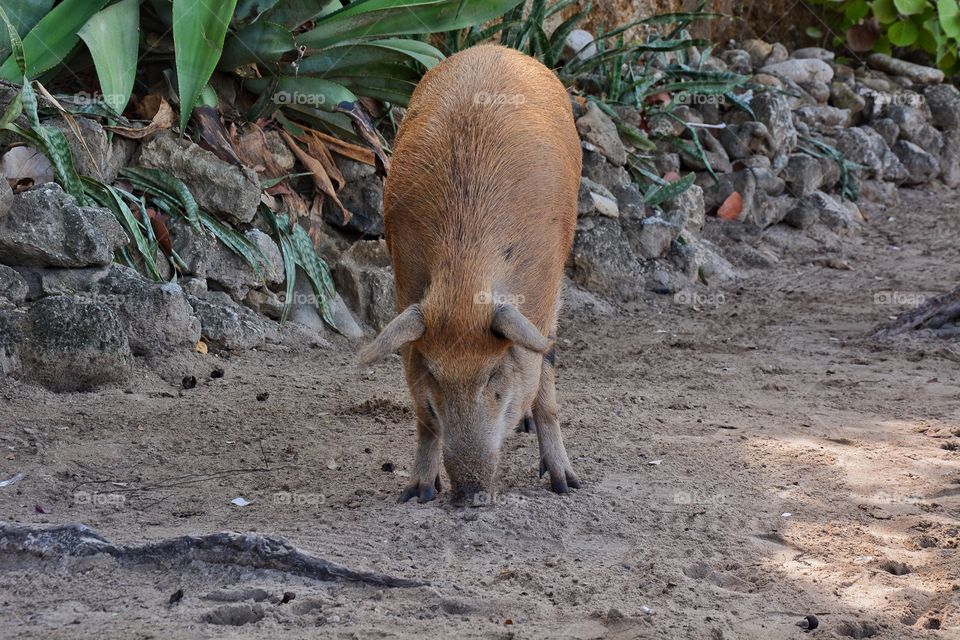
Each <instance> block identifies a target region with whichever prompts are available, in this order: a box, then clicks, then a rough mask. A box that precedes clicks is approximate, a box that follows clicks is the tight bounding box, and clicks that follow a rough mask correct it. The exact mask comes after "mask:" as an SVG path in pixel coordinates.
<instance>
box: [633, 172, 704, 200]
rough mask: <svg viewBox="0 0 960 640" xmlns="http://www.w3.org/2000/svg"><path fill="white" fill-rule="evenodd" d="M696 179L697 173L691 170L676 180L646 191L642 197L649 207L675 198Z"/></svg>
mask: <svg viewBox="0 0 960 640" xmlns="http://www.w3.org/2000/svg"><path fill="white" fill-rule="evenodd" d="M696 179H697V174H695V173H692V172H691V173H688V174H687V175H686V176H684V177H683V178H680V179H679V180H677V181H676V182H671V183H669V184H667V185H664V186H661V187H659V188H656V189H653V190H651V191H649V192H647V194H646V195H645V196H644V197H643V199H644V201H645V202H646V203H647V204H649V205H650V206H651V207H655V206H657V205H659V204H662V203H663V202H666V201H667V200H670V199H672V198H676V197H677V196H678V195H680V194H681V193H683V192H684V191H686V190H687V189H689V188H690V185H692V184H693V181H694V180H696Z"/></svg>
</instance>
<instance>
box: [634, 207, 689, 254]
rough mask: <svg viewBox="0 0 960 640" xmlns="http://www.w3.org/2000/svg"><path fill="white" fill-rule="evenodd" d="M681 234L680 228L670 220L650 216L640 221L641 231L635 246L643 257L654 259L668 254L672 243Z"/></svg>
mask: <svg viewBox="0 0 960 640" xmlns="http://www.w3.org/2000/svg"><path fill="white" fill-rule="evenodd" d="M677 235H679V228H678V227H676V226H674V225H673V224H671V223H670V222H669V221H668V220H665V219H664V218H659V217H650V218H646V219H645V220H643V222H641V223H640V231H639V233H638V234H637V235H636V241H635V242H633V243H632V244H633V248H634V250H635V251H636V252H637V254H638V255H639V256H641V257H643V258H647V259H653V258H660V257H663V256H664V255H666V253H667V251H669V249H670V243H671V242H673V240H674V239H675V238H676V237H677Z"/></svg>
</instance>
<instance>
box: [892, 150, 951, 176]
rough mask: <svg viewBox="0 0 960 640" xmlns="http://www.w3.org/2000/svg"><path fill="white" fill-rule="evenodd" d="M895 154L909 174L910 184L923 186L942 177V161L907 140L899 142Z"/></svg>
mask: <svg viewBox="0 0 960 640" xmlns="http://www.w3.org/2000/svg"><path fill="white" fill-rule="evenodd" d="M893 152H894V153H895V154H897V158H899V159H900V162H902V163H903V166H904V167H906V169H907V172H908V176H909V177H908V178H907V183H908V184H923V183H926V182H930V181H931V180H933V179H934V178H936V177H937V176H938V175H940V161H939V160H938V159H937V158H936V157H934V156H933V155H931V154H929V153H927V152H926V151H924V150H923V149H921V148H920V147H918V146H917V145H915V144H914V143H912V142H909V141H907V140H898V141H897V143H896V144H895V145H893Z"/></svg>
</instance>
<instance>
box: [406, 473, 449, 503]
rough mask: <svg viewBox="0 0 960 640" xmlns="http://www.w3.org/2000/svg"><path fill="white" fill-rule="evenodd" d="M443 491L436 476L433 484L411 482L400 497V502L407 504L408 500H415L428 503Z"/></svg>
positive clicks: (438, 477)
mask: <svg viewBox="0 0 960 640" xmlns="http://www.w3.org/2000/svg"><path fill="white" fill-rule="evenodd" d="M441 489H443V485H442V484H440V476H439V475H438V476H437V477H436V479H434V481H433V482H413V483H412V484H410V485H409V486H408V487H407V488H406V489H404V490H403V493H402V494H401V495H400V502H407V501H408V500H410V498H416V499H417V502H430V501H431V500H433V499H434V498H436V497H437V494H438V493H440V491H441Z"/></svg>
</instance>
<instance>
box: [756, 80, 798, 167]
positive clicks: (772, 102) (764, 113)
mask: <svg viewBox="0 0 960 640" xmlns="http://www.w3.org/2000/svg"><path fill="white" fill-rule="evenodd" d="M752 106H753V110H754V113H755V114H756V116H757V121H759V122H761V123H762V124H763V125H764V127H766V129H767V131H768V132H769V134H770V139H771V141H772V145H771V146H772V151H773V152H774V154H783V155H786V154H789V153H790V152H791V151H793V149H794V147H796V146H797V129H796V127H794V125H793V114H792V113H791V110H790V107H789V105H788V104H787V100H786V98H784V97H783V96H782V95H779V94H775V93H761V94H760V95H757V96H755V97H754V99H753V102H752Z"/></svg>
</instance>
